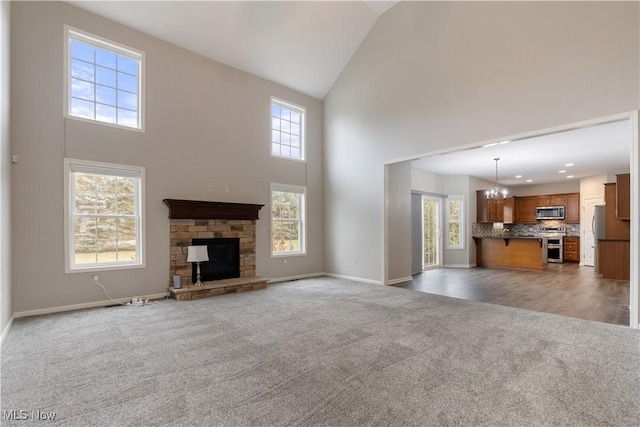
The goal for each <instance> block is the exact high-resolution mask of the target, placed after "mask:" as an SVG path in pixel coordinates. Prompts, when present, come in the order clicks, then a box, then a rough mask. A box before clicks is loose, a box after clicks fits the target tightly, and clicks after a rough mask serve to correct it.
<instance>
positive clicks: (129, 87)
mask: <svg viewBox="0 0 640 427" xmlns="http://www.w3.org/2000/svg"><path fill="white" fill-rule="evenodd" d="M118 89H121V90H126V91H129V92H133V93H138V79H137V77H134V76H130V75H128V74H123V73H118Z"/></svg>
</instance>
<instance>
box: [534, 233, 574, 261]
mask: <svg viewBox="0 0 640 427" xmlns="http://www.w3.org/2000/svg"><path fill="white" fill-rule="evenodd" d="M566 234H567V228H566V227H540V229H539V230H538V236H540V237H546V238H547V261H549V262H555V263H558V264H562V263H563V262H564V258H563V256H562V249H563V237H564V236H566Z"/></svg>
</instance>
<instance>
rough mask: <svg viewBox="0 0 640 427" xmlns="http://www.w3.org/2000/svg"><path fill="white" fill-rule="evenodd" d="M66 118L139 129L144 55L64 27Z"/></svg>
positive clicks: (141, 118)
mask: <svg viewBox="0 0 640 427" xmlns="http://www.w3.org/2000/svg"><path fill="white" fill-rule="evenodd" d="M65 42H66V44H65V49H66V54H67V55H66V61H67V66H66V69H67V78H66V88H67V96H66V98H65V99H66V111H65V115H66V116H67V117H72V118H76V119H80V120H88V121H92V122H99V123H104V124H109V125H111V126H117V127H125V128H133V129H138V130H142V129H143V102H142V101H143V97H142V95H143V94H142V88H143V81H142V79H143V70H144V61H143V60H144V53H143V52H140V51H137V50H134V49H131V48H129V47H126V46H122V45H119V44H116V43H113V42H110V41H107V40H104V39H101V38H99V37H97V36H94V35H91V34H88V33H85V32H82V31H79V30H76V29H73V28H71V27H68V26H65Z"/></svg>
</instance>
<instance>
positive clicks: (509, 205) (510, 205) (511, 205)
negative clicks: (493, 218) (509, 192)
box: [502, 197, 516, 224]
mask: <svg viewBox="0 0 640 427" xmlns="http://www.w3.org/2000/svg"><path fill="white" fill-rule="evenodd" d="M502 212H503V216H504V218H503V220H502V222H504V223H505V224H513V223H514V222H515V214H516V200H515V198H514V197H508V198H506V199H504V207H503V209H502Z"/></svg>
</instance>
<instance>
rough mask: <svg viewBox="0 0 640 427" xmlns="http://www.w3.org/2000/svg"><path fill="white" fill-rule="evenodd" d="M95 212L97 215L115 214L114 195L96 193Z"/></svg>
mask: <svg viewBox="0 0 640 427" xmlns="http://www.w3.org/2000/svg"><path fill="white" fill-rule="evenodd" d="M96 210H97V213H98V215H111V214H115V213H116V195H115V194H111V193H96Z"/></svg>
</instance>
